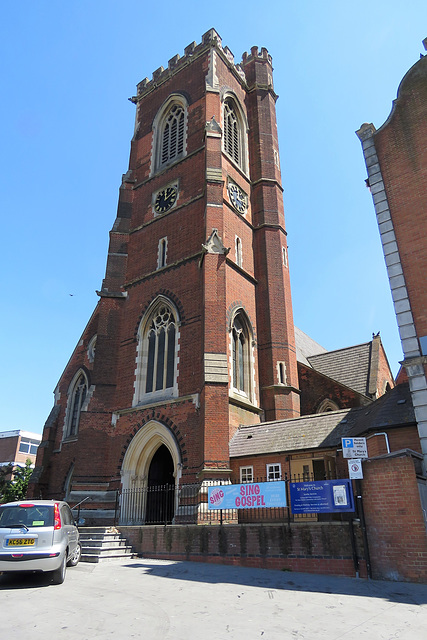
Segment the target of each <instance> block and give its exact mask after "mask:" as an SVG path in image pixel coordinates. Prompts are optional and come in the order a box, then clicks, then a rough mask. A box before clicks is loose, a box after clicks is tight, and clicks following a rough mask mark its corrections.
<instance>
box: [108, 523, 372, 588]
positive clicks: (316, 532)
mask: <svg viewBox="0 0 427 640" xmlns="http://www.w3.org/2000/svg"><path fill="white" fill-rule="evenodd" d="M117 528H118V529H119V531H120V532H121V533H122V534H123V535H124V537H125V538H126V539H127V541H128V542H129V544H131V545H132V547H133V548H134V550H135V552H136V553H138V554H140V555H142V556H143V557H146V558H157V559H162V560H190V561H192V562H213V563H219V564H231V565H240V566H243V567H258V568H264V569H279V570H282V571H302V572H306V573H317V574H330V575H338V576H349V577H356V576H357V575H360V576H361V577H366V576H367V572H366V565H365V561H364V559H363V543H362V535H361V530H360V527H359V526H358V525H355V527H354V532H355V542H356V548H357V556H358V562H359V574H357V572H356V569H355V566H354V560H353V551H352V543H351V536H350V524H349V523H348V522H332V523H331V522H328V523H326V522H325V523H320V522H310V523H304V524H300V523H298V524H296V523H292V524H291V525H286V524H262V525H260V524H256V525H247V524H245V525H225V526H221V525H188V526H185V525H180V526H175V525H170V526H166V527H165V526H144V527H139V526H134V527H131V526H118V527H117Z"/></svg>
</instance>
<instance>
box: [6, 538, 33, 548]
mask: <svg viewBox="0 0 427 640" xmlns="http://www.w3.org/2000/svg"><path fill="white" fill-rule="evenodd" d="M34 543H35V539H34V538H10V539H9V541H8V543H7V546H8V547H31V546H33V545H34Z"/></svg>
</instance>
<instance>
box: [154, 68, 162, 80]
mask: <svg viewBox="0 0 427 640" xmlns="http://www.w3.org/2000/svg"><path fill="white" fill-rule="evenodd" d="M163 71H164V69H163V67H159V68H158V69H156V70H155V71H153V80H154V81H156V80H157V79H158V78H159V76H161V75H162V73H163Z"/></svg>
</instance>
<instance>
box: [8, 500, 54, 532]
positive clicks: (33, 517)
mask: <svg viewBox="0 0 427 640" xmlns="http://www.w3.org/2000/svg"><path fill="white" fill-rule="evenodd" d="M53 519H54V518H53V505H35V504H34V505H28V506H22V507H20V506H19V505H13V506H11V507H0V527H10V526H13V525H19V524H24V525H25V526H27V527H52V526H53Z"/></svg>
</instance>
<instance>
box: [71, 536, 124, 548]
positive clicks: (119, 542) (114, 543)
mask: <svg viewBox="0 0 427 640" xmlns="http://www.w3.org/2000/svg"><path fill="white" fill-rule="evenodd" d="M80 544H81V545H82V547H83V548H85V549H86V548H89V547H97V548H99V549H103V548H109V547H111V548H119V547H125V546H126V545H127V543H126V540H125V539H124V538H115V539H111V538H108V540H106V539H105V538H104V539H103V538H101V539H99V538H97V539H96V540H94V539H93V538H82V536H80Z"/></svg>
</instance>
